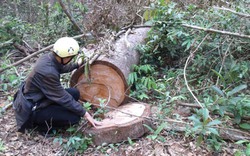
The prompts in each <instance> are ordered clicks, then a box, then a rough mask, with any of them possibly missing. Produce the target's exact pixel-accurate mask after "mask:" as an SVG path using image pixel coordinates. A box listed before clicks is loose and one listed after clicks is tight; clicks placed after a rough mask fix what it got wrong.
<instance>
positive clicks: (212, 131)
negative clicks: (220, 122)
mask: <svg viewBox="0 0 250 156" xmlns="http://www.w3.org/2000/svg"><path fill="white" fill-rule="evenodd" d="M208 131H209V132H211V133H213V134H215V135H218V136H219V133H218V131H217V130H216V129H215V128H208Z"/></svg>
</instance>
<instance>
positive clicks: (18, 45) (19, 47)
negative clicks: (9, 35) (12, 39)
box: [13, 43, 29, 56]
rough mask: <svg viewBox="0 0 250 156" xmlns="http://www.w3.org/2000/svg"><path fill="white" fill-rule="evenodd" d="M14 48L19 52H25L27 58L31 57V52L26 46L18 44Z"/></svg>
mask: <svg viewBox="0 0 250 156" xmlns="http://www.w3.org/2000/svg"><path fill="white" fill-rule="evenodd" d="M13 46H14V47H15V48H16V49H18V50H19V51H21V52H23V53H24V54H25V55H26V56H29V50H28V49H27V48H26V47H25V46H23V45H20V44H18V43H14V44H13Z"/></svg>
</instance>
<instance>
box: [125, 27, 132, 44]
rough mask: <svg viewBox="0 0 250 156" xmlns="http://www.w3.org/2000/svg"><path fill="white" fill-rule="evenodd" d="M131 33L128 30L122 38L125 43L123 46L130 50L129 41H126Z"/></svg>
mask: <svg viewBox="0 0 250 156" xmlns="http://www.w3.org/2000/svg"><path fill="white" fill-rule="evenodd" d="M130 32H131V29H130V28H129V29H128V30H127V32H126V33H125V36H124V41H125V44H126V46H127V48H130V46H131V45H130V43H129V41H128V34H129V33H130Z"/></svg>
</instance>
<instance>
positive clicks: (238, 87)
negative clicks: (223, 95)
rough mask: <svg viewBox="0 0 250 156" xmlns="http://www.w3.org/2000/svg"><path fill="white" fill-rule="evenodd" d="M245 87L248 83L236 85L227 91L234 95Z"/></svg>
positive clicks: (229, 94)
mask: <svg viewBox="0 0 250 156" xmlns="http://www.w3.org/2000/svg"><path fill="white" fill-rule="evenodd" d="M245 88H247V85H245V84H244V85H239V86H237V87H235V88H234V89H233V90H231V91H229V92H228V93H227V96H232V95H233V94H235V93H238V92H239V91H241V90H243V89H245Z"/></svg>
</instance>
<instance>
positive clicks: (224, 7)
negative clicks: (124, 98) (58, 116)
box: [0, 0, 250, 156]
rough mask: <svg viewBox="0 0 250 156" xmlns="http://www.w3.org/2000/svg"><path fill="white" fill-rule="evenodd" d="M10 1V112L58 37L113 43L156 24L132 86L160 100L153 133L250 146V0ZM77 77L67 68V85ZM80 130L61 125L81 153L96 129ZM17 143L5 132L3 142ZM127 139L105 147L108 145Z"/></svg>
mask: <svg viewBox="0 0 250 156" xmlns="http://www.w3.org/2000/svg"><path fill="white" fill-rule="evenodd" d="M0 5H1V7H0V9H1V12H2V14H1V19H0V20H1V28H0V40H1V44H0V47H1V49H0V56H1V64H0V66H1V76H0V95H1V101H0V102H1V103H0V104H1V107H2V108H1V109H2V111H1V114H0V115H1V118H3V117H4V116H5V113H6V111H7V110H4V108H5V104H8V103H10V102H11V101H12V97H13V94H14V92H15V90H16V89H17V88H18V86H19V85H20V83H21V82H22V81H23V80H24V79H25V77H26V76H27V74H28V72H29V71H30V67H31V66H32V64H33V63H34V62H35V60H36V58H37V56H39V55H40V54H41V53H43V52H45V51H41V50H43V48H46V47H50V46H51V45H52V44H53V43H54V42H55V41H56V40H57V39H58V38H60V37H62V36H77V35H81V34H84V35H82V36H81V38H78V39H77V40H78V41H79V43H80V44H81V46H82V47H83V46H88V45H90V44H95V45H98V46H99V47H102V48H100V49H102V50H104V51H105V48H108V41H110V40H112V39H114V38H115V37H114V36H115V35H114V34H117V33H119V32H120V31H121V30H128V29H129V28H135V27H140V26H145V25H147V26H150V27H151V30H150V32H149V34H148V38H147V40H146V44H144V45H140V46H139V47H138V48H137V49H138V51H139V52H140V64H138V65H134V66H133V72H132V73H130V75H129V79H128V82H129V84H130V85H131V93H130V95H129V96H130V97H131V98H133V99H136V100H137V101H142V102H147V103H149V104H151V105H152V106H154V107H156V108H157V109H156V111H157V112H158V113H157V116H155V117H154V119H153V120H154V123H155V125H156V128H155V129H153V128H150V127H148V129H149V130H150V134H148V135H147V136H145V137H146V138H147V139H148V140H150V141H151V142H154V143H159V142H160V143H162V144H164V142H166V140H168V139H167V137H169V136H171V137H178V138H179V140H189V141H190V142H195V143H196V146H197V147H199V146H200V147H204V148H205V149H208V150H207V151H208V152H207V153H208V154H207V155H219V154H223V151H224V149H225V148H227V146H228V144H227V143H232V144H235V145H237V148H236V149H234V152H233V153H230V154H231V155H237V156H239V155H250V141H249V138H250V133H249V130H250V120H249V119H250V89H249V85H250V9H249V8H250V1H249V0H235V1H232V0H228V1H227V0H218V1H215V0H211V1H208V0H190V1H188V0H180V1H178V0H174V1H171V0H156V1H139V0H138V1H135V2H134V1H130V0H126V1H120V0H104V1H96V0H72V1H69V0H58V1H56V0H50V1H49V0H46V1H41V0H39V1H35V0H13V1H7V0H1V2H0ZM48 49H49V48H48ZM39 51H41V52H39ZM37 52H39V53H37ZM34 53H37V55H34V56H33V57H30V58H28V59H27V60H26V61H24V62H22V63H20V64H17V65H14V66H12V65H13V63H15V62H17V61H19V60H21V59H23V58H27V57H29V56H30V55H32V54H34ZM68 79H69V75H65V77H63V79H62V81H63V82H65V85H68V84H67V81H68ZM3 101H5V102H3ZM170 119H171V120H170ZM177 123H179V124H177ZM174 124H177V125H176V126H171V125H174ZM180 129H182V130H180ZM75 131H76V129H74V128H72V129H69V130H68V132H69V133H71V134H72V133H73V134H74V135H71V136H70V137H66V136H65V138H66V141H63V136H61V134H59V135H60V136H55V138H54V142H59V143H60V145H61V147H63V148H62V149H63V151H64V152H65V151H66V153H68V154H72V155H74V154H73V153H84V151H85V150H86V149H88V147H89V146H91V141H90V140H91V139H90V138H87V137H85V136H81V135H79V134H77V133H74V132H75ZM177 133H178V134H177ZM134 142H136V141H133V140H130V139H129V140H128V142H125V143H124V144H127V145H128V146H132V145H133V144H134ZM7 145H8V143H7V142H6V141H5V140H4V139H3V138H1V139H0V152H3V153H4V152H6V151H7V150H8V148H7ZM119 146H120V145H107V146H100V147H97V149H98V150H100V151H101V152H102V153H105V152H107V149H108V148H111V149H116V148H118V147H119ZM107 147H108V148H107ZM62 153H63V152H62ZM184 154H185V153H184ZM199 154H200V153H199ZM199 154H198V153H197V155H199ZM170 155H171V154H170ZM194 155H195V154H194Z"/></svg>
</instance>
